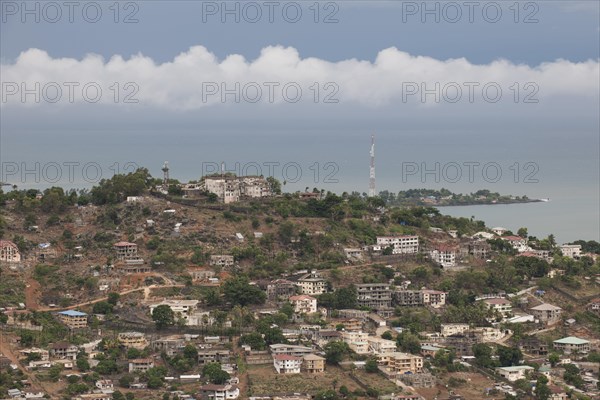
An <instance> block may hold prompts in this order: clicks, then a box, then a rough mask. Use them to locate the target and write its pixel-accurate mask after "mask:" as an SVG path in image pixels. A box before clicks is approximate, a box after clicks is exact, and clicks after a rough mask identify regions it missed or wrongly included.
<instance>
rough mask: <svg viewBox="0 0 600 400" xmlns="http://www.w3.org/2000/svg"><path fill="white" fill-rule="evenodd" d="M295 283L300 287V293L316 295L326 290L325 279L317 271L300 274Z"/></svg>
mask: <svg viewBox="0 0 600 400" xmlns="http://www.w3.org/2000/svg"><path fill="white" fill-rule="evenodd" d="M296 284H297V285H298V287H300V292H301V293H302V294H307V295H309V296H318V295H320V294H323V293H325V292H326V291H327V281H326V280H325V279H324V278H323V277H322V276H321V274H319V273H318V272H317V271H311V272H310V273H308V274H305V275H303V276H301V277H300V278H299V279H298V280H297V281H296Z"/></svg>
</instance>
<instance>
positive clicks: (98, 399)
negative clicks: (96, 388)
mask: <svg viewBox="0 0 600 400" xmlns="http://www.w3.org/2000/svg"><path fill="white" fill-rule="evenodd" d="M112 398H113V396H112V394H111V393H86V394H80V395H77V396H75V397H73V400H112Z"/></svg>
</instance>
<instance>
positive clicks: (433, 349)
mask: <svg viewBox="0 0 600 400" xmlns="http://www.w3.org/2000/svg"><path fill="white" fill-rule="evenodd" d="M442 350H445V349H444V348H443V347H438V346H435V345H432V344H423V345H421V354H422V355H423V357H431V358H433V357H435V355H436V354H437V353H438V352H439V351H442Z"/></svg>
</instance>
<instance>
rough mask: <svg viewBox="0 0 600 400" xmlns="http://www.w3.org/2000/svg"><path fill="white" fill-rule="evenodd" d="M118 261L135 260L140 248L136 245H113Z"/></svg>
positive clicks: (128, 243)
mask: <svg viewBox="0 0 600 400" xmlns="http://www.w3.org/2000/svg"><path fill="white" fill-rule="evenodd" d="M113 250H114V252H115V258H116V259H117V260H135V259H137V258H138V255H137V252H138V247H137V244H135V243H130V242H118V243H115V244H114V245H113Z"/></svg>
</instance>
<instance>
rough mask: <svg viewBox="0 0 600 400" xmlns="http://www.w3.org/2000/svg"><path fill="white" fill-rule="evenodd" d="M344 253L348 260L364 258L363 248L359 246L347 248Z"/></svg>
mask: <svg viewBox="0 0 600 400" xmlns="http://www.w3.org/2000/svg"><path fill="white" fill-rule="evenodd" d="M344 254H345V255H346V258H347V259H348V260H362V259H363V250H362V249H359V248H345V249H344Z"/></svg>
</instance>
